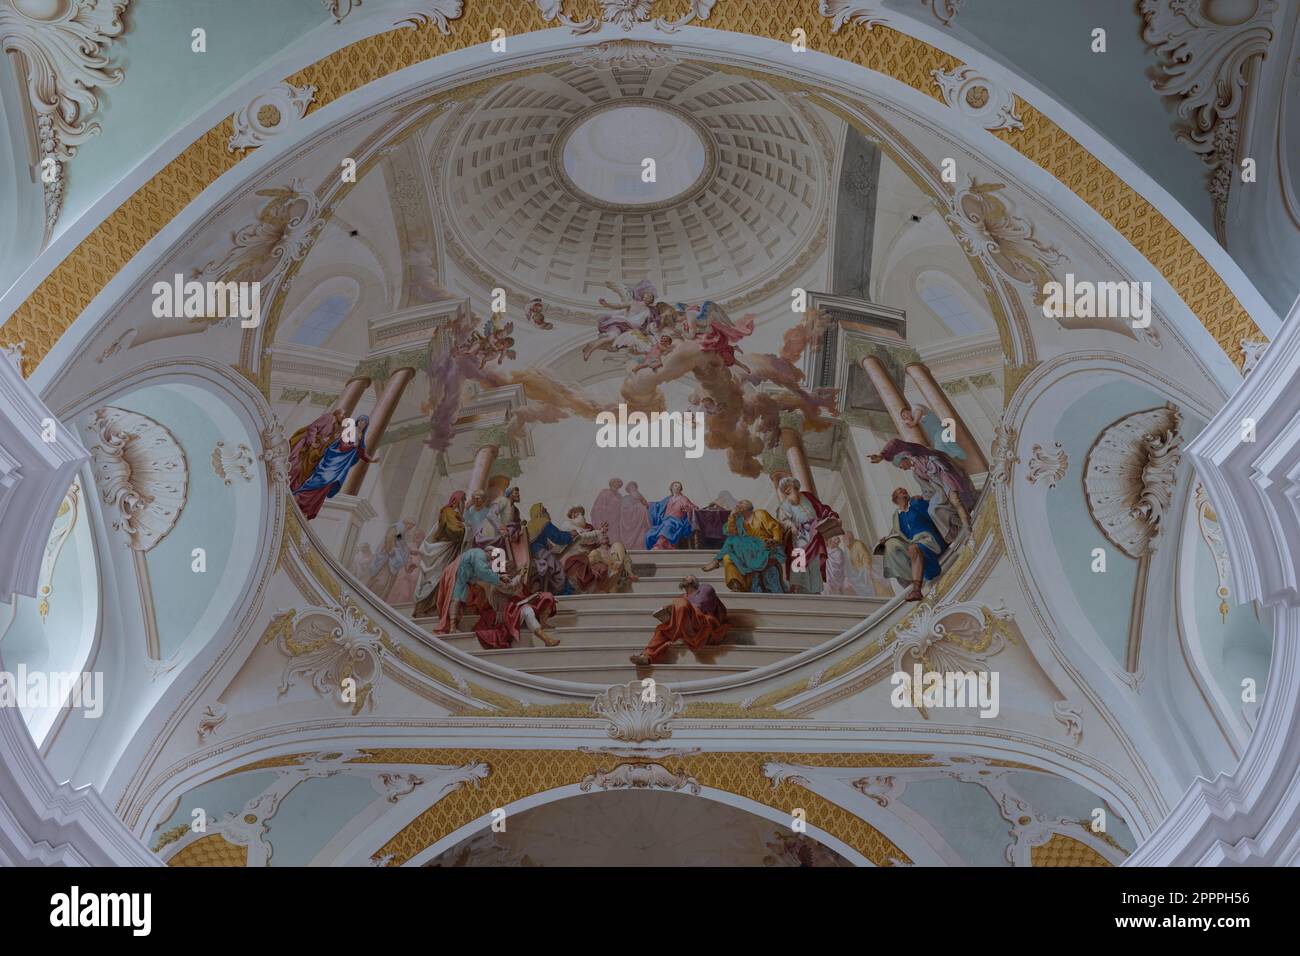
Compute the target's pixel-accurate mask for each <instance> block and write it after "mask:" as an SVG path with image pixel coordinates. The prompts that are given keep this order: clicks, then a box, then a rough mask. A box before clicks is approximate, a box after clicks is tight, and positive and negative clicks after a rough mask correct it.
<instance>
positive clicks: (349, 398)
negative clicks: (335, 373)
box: [334, 375, 370, 418]
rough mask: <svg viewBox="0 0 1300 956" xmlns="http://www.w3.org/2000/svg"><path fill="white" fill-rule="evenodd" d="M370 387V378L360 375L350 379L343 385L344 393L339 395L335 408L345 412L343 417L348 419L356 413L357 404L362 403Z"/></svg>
mask: <svg viewBox="0 0 1300 956" xmlns="http://www.w3.org/2000/svg"><path fill="white" fill-rule="evenodd" d="M369 387H370V378H369V376H366V375H358V376H355V377H354V378H350V379H348V380H347V381H346V382H345V383H344V384H343V391H342V392H341V393H340V394H339V397H338V400H337V401H336V402H335V403H334V407H335V408H337V409H339V410H340V411H341V412H343V417H344V418H347V417H348V416H350V415H351V414H352V413H353V412H354V411H356V408H357V402H359V401H361V396H362V395H364V394H365V393H366V389H367V388H369Z"/></svg>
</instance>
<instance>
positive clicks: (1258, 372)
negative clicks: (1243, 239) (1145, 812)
mask: <svg viewBox="0 0 1300 956" xmlns="http://www.w3.org/2000/svg"><path fill="white" fill-rule="evenodd" d="M1298 416H1300V301H1297V302H1296V304H1295V305H1294V306H1293V307H1292V309H1291V313H1290V315H1289V316H1288V317H1287V321H1286V322H1284V323H1283V325H1282V329H1281V331H1280V332H1279V333H1278V335H1277V337H1276V338H1275V339H1274V340H1273V342H1272V344H1271V345H1270V346H1269V348H1268V350H1267V351H1266V352H1265V353H1264V355H1263V358H1262V359H1260V362H1259V365H1258V367H1257V368H1256V369H1255V370H1254V371H1253V372H1252V373H1251V374H1250V375H1249V376H1247V377H1246V379H1245V381H1244V383H1243V384H1242V386H1241V388H1240V389H1238V391H1237V392H1236V394H1234V395H1233V396H1232V397H1231V398H1230V399H1229V400H1228V403H1227V404H1226V405H1225V406H1224V407H1223V409H1222V410H1221V411H1220V412H1219V414H1218V415H1216V416H1215V417H1214V420H1213V421H1211V422H1210V424H1209V425H1208V426H1206V428H1205V430H1204V431H1202V432H1201V434H1200V435H1198V436H1197V437H1196V439H1195V440H1194V441H1193V442H1192V443H1191V444H1190V445H1188V447H1187V454H1188V456H1189V457H1190V458H1191V459H1192V461H1193V462H1194V463H1195V465H1196V468H1197V471H1198V473H1199V474H1200V476H1201V480H1202V482H1203V483H1204V485H1205V488H1206V491H1207V492H1208V494H1209V497H1210V500H1211V502H1212V503H1213V504H1214V507H1215V509H1216V510H1217V511H1218V514H1219V523H1220V527H1221V528H1222V530H1223V537H1224V542H1225V543H1226V545H1227V548H1228V555H1229V557H1230V558H1231V560H1232V567H1233V580H1234V583H1235V592H1234V596H1235V597H1236V599H1237V600H1238V601H1251V600H1257V601H1259V602H1261V603H1262V604H1265V605H1267V606H1270V607H1272V608H1273V613H1274V635H1273V660H1272V664H1271V665H1270V668H1269V675H1268V686H1267V690H1266V692H1265V695H1264V701H1263V707H1262V708H1261V710H1260V716H1259V722H1258V724H1257V725H1256V727H1255V732H1254V734H1253V735H1252V736H1251V738H1250V742H1249V743H1248V744H1247V746H1246V752H1245V754H1244V755H1243V756H1242V759H1241V763H1240V764H1239V765H1238V766H1237V768H1236V769H1235V770H1234V771H1233V772H1232V773H1230V774H1220V775H1218V776H1216V777H1215V778H1214V779H1213V780H1204V779H1201V780H1198V781H1197V782H1196V783H1195V784H1194V785H1193V786H1192V787H1191V789H1190V790H1189V791H1188V792H1187V794H1186V795H1185V796H1184V797H1183V799H1182V800H1181V801H1180V802H1179V803H1178V805H1177V806H1176V807H1175V808H1174V810H1173V812H1172V813H1171V814H1170V815H1169V817H1168V818H1167V819H1166V820H1165V821H1164V822H1163V823H1162V824H1161V825H1160V827H1159V828H1157V830H1156V831H1155V833H1153V834H1152V836H1151V838H1150V839H1149V840H1148V841H1146V843H1144V844H1143V845H1142V846H1141V847H1140V848H1139V849H1138V852H1137V853H1135V854H1134V855H1133V857H1132V858H1131V859H1130V860H1129V863H1130V864H1132V865H1148V866H1187V865H1232V864H1245V863H1250V864H1256V865H1273V866H1295V865H1297V864H1300V586H1298V585H1300V582H1298V581H1297V568H1296V555H1297V554H1300V486H1298V485H1297V476H1298V475H1300V424H1297V423H1298V421H1300V417H1298ZM1246 418H1251V419H1254V421H1255V435H1256V440H1255V441H1254V442H1246V441H1242V440H1241V439H1242V421H1243V419H1246Z"/></svg>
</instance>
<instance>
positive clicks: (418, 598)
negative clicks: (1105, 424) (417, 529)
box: [411, 491, 465, 617]
mask: <svg viewBox="0 0 1300 956" xmlns="http://www.w3.org/2000/svg"><path fill="white" fill-rule="evenodd" d="M464 511H465V492H463V491H453V492H452V493H451V498H450V499H449V500H448V501H447V503H446V504H445V505H443V506H442V509H441V510H440V511H439V512H438V524H437V525H436V526H434V528H433V529H431V530H430V531H429V533H428V534H427V535H425V536H424V540H423V541H422V542H420V549H419V552H418V555H419V565H420V578H419V580H418V581H417V582H416V584H415V609H414V610H413V611H412V612H411V616H412V617H428V616H429V615H430V614H433V613H434V612H435V611H436V609H437V606H438V582H439V580H441V578H442V572H443V571H445V570H446V569H447V568H448V567H449V566H451V565H454V564H455V563H456V561H457V559H458V558H459V557H460V552H461V549H462V548H464V546H465V522H464V519H463V518H462V515H463V514H464Z"/></svg>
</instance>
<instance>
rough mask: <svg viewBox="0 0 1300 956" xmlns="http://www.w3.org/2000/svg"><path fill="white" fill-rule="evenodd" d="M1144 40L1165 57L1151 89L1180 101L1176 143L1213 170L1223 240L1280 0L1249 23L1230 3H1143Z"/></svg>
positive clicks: (1257, 7) (1261, 1) (1256, 9)
mask: <svg viewBox="0 0 1300 956" xmlns="http://www.w3.org/2000/svg"><path fill="white" fill-rule="evenodd" d="M1138 9H1139V11H1140V12H1141V14H1142V19H1143V22H1144V25H1143V28H1142V39H1143V40H1144V41H1145V42H1146V44H1147V48H1148V49H1149V50H1150V52H1152V53H1154V54H1155V55H1156V56H1157V57H1158V58H1159V60H1160V66H1159V70H1160V73H1161V74H1162V76H1161V78H1160V79H1158V80H1154V81H1152V84H1151V86H1152V88H1153V89H1154V90H1155V91H1156V92H1157V93H1159V94H1161V95H1162V96H1168V97H1173V98H1175V99H1177V101H1178V103H1177V111H1178V115H1179V116H1180V117H1181V119H1182V122H1181V123H1180V124H1179V126H1178V128H1177V132H1176V136H1177V138H1178V141H1179V142H1180V143H1182V144H1183V145H1185V146H1187V147H1188V148H1189V149H1191V150H1192V151H1193V152H1195V153H1196V154H1197V155H1198V156H1200V157H1201V159H1202V160H1203V161H1204V162H1205V163H1206V164H1207V165H1208V166H1210V168H1211V172H1210V179H1209V183H1208V189H1209V192H1210V196H1211V198H1212V199H1213V200H1214V211H1215V227H1216V230H1217V231H1218V233H1219V239H1220V241H1223V238H1224V233H1225V230H1226V226H1227V205H1228V192H1229V188H1230V186H1231V184H1232V179H1233V175H1234V173H1235V170H1236V162H1237V148H1238V144H1239V141H1240V137H1241V129H1240V125H1239V124H1240V122H1241V120H1242V119H1243V118H1244V113H1243V108H1244V107H1245V104H1246V102H1247V100H1248V98H1249V97H1248V90H1247V87H1248V86H1249V85H1250V82H1251V80H1252V77H1253V74H1254V67H1255V63H1256V62H1257V61H1258V60H1260V59H1263V58H1264V57H1265V56H1266V55H1267V53H1268V48H1269V44H1270V43H1271V42H1272V40H1273V34H1274V29H1273V16H1274V14H1275V13H1276V12H1277V9H1278V6H1277V0H1257V2H1254V3H1253V5H1252V8H1251V12H1250V13H1249V15H1247V16H1246V17H1245V18H1244V19H1243V18H1242V17H1241V16H1240V15H1239V14H1238V11H1237V10H1236V9H1235V8H1234V7H1233V6H1232V5H1229V4H1216V3H1190V2H1188V0H1142V2H1141V3H1140V4H1139V7H1138Z"/></svg>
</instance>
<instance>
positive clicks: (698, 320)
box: [692, 301, 754, 372]
mask: <svg viewBox="0 0 1300 956" xmlns="http://www.w3.org/2000/svg"><path fill="white" fill-rule="evenodd" d="M692 320H693V323H694V325H695V327H696V329H698V330H699V331H697V332H696V333H695V341H696V342H697V343H698V344H699V346H700V350H701V351H703V352H715V353H717V354H718V356H719V357H721V359H722V364H723V365H725V366H727V367H728V368H730V367H731V366H733V365H735V366H736V367H737V368H740V369H743V370H744V371H746V372H748V371H749V367H748V366H747V365H745V364H744V363H743V362H741V361H740V360H739V359H737V358H736V353H737V352H740V351H742V349H740V348H739V343H740V340H741V339H743V338H746V337H748V336H750V335H752V334H753V332H754V317H753V316H752V315H746V316H743V317H742V318H741V320H740V321H739V322H732V321H731V319H730V317H728V315H727V313H726V312H724V311H723V310H722V308H721V306H719V305H718V304H717V303H716V302H710V301H706V302H705V303H704V304H703V305H701V306H700V310H699V313H698V315H696V316H693V317H692Z"/></svg>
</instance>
